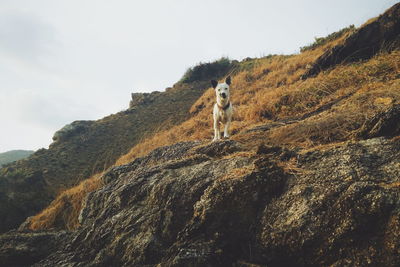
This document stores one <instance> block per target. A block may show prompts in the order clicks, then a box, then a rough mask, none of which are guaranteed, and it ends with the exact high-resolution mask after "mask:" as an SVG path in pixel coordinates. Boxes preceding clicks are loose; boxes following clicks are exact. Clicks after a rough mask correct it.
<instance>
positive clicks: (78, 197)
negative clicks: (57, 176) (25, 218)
mask: <svg viewBox="0 0 400 267" xmlns="http://www.w3.org/2000/svg"><path fill="white" fill-rule="evenodd" d="M101 186H102V183H101V180H100V174H97V175H94V176H92V177H91V178H89V179H86V180H84V181H82V182H81V183H80V184H79V185H77V186H75V187H72V188H70V189H68V190H66V191H64V192H62V193H61V194H60V195H59V196H58V197H57V198H56V199H55V200H54V201H53V202H51V203H50V205H49V206H48V207H47V208H46V209H44V210H43V211H42V212H40V213H39V214H37V215H35V216H34V217H31V218H30V219H29V225H28V228H29V229H31V230H43V229H51V228H57V229H68V230H72V229H76V228H77V227H78V226H79V222H78V216H79V213H80V211H81V209H82V204H83V200H84V199H85V197H86V195H87V194H88V193H89V192H92V191H94V190H96V189H98V188H99V187H101Z"/></svg>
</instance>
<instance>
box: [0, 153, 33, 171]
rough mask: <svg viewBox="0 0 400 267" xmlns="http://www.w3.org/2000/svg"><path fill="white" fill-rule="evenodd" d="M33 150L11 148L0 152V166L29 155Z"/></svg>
mask: <svg viewBox="0 0 400 267" xmlns="http://www.w3.org/2000/svg"><path fill="white" fill-rule="evenodd" d="M33 152H34V151H31V150H11V151H7V152H4V153H0V167H1V166H3V165H4V164H7V163H10V162H13V161H17V160H20V159H24V158H27V157H29V156H30V155H31V154H32V153H33Z"/></svg>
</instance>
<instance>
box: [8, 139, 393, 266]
mask: <svg viewBox="0 0 400 267" xmlns="http://www.w3.org/2000/svg"><path fill="white" fill-rule="evenodd" d="M293 162H297V164H296V166H293ZM399 165H400V141H395V140H386V139H383V138H375V139H369V140H365V141H358V142H355V141H353V142H347V143H344V144H340V145H339V144H338V145H336V146H328V147H326V148H325V149H322V150H313V151H297V152H295V151H290V150H288V149H285V148H280V147H268V146H260V147H259V148H258V149H257V150H255V151H246V149H245V148H244V146H242V145H241V144H239V143H237V142H234V141H221V142H215V143H211V144H207V143H201V142H187V143H179V144H176V145H173V146H170V147H163V148H159V149H157V150H155V151H153V152H152V153H150V154H149V155H148V156H146V157H144V158H139V159H136V160H135V161H133V162H131V163H130V164H127V165H123V166H120V167H116V168H114V169H112V170H110V172H108V173H107V174H106V175H105V176H104V177H103V180H104V182H105V183H106V185H105V186H104V187H103V188H102V189H100V190H98V191H95V192H93V193H91V194H89V196H88V197H87V200H86V203H85V206H84V208H83V210H82V212H81V216H80V220H81V227H80V228H79V229H78V230H76V231H75V232H70V233H65V234H63V235H62V236H61V237H55V236H54V235H49V236H48V237H47V238H48V239H49V240H53V244H54V248H53V249H51V250H50V252H49V253H48V254H41V253H39V252H36V251H34V250H29V249H25V251H27V252H26V255H25V258H26V259H31V261H30V262H28V261H24V263H27V264H35V263H36V266H156V265H158V264H160V265H161V266H366V265H374V266H398V265H399V264H400V257H399V255H400V253H399V252H400V251H399V250H400V246H399V242H398V240H399V227H400V213H399V211H400V201H399V199H400V198H399V197H400V193H399V190H398V189H399V186H400V169H399ZM31 235H39V236H40V235H41V233H31ZM28 236H29V234H28V233H20V234H18V233H10V234H9V237H8V239H0V259H1V257H3V258H4V257H5V255H4V253H5V251H6V250H5V248H8V251H6V253H8V255H15V253H17V251H16V250H18V247H20V244H21V245H22V244H27V245H26V246H27V247H30V246H32V245H31V244H29V242H28V241H27V239H28V240H29V238H31V237H28ZM44 236H46V234H44ZM44 238H45V237H44ZM57 240H58V241H57ZM9 242H13V243H12V244H13V245H12V246H10V245H8V244H9ZM49 242H50V241H49ZM24 253H25V252H24Z"/></svg>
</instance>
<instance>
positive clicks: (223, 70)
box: [180, 57, 238, 83]
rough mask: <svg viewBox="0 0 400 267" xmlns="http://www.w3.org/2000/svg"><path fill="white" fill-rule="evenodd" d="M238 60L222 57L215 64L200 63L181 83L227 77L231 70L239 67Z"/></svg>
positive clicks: (192, 68)
mask: <svg viewBox="0 0 400 267" xmlns="http://www.w3.org/2000/svg"><path fill="white" fill-rule="evenodd" d="M237 64H238V62H237V61H236V60H230V59H229V58H227V57H222V58H220V59H218V60H216V61H214V62H208V63H201V62H200V63H199V64H197V65H196V66H194V67H191V68H189V69H188V70H187V71H186V72H185V74H184V75H183V77H182V78H181V80H180V82H182V83H190V82H196V81H204V80H209V79H216V78H218V77H221V76H224V75H226V74H227V73H228V72H229V71H230V70H232V69H234V67H235V66H237Z"/></svg>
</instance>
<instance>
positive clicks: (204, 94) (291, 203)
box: [0, 3, 400, 267]
mask: <svg viewBox="0 0 400 267" xmlns="http://www.w3.org/2000/svg"><path fill="white" fill-rule="evenodd" d="M316 42H317V43H316V44H315V45H314V44H311V45H309V46H307V47H305V48H303V49H302V53H300V54H297V55H274V56H268V57H264V58H260V59H246V60H244V61H242V62H235V64H234V67H233V69H231V70H229V72H230V74H231V76H232V89H231V90H232V98H233V105H234V107H235V112H236V113H235V119H234V122H233V124H232V133H233V135H232V138H231V139H230V140H222V141H218V142H211V137H212V121H211V110H212V105H213V103H214V91H213V89H212V88H208V87H209V85H208V84H206V83H208V82H207V81H206V80H204V81H202V82H203V83H204V84H202V85H203V86H204V88H203V89H204V90H202V91H201V93H199V95H198V96H197V98H196V99H194V98H193V101H192V102H191V104H190V105H188V106H187V110H186V112H187V113H186V114H185V116H186V117H185V118H184V119H182V120H181V121H179V122H176V123H175V124H174V125H172V124H171V125H169V127H165V128H159V129H157V131H156V132H155V133H154V134H153V135H148V136H147V137H146V138H143V139H141V140H140V142H136V143H135V144H132V145H130V146H129V147H128V146H127V147H126V149H125V152H124V153H121V155H120V156H118V157H115V158H114V162H112V163H110V164H109V166H110V168H109V169H107V168H104V169H98V171H103V170H104V172H101V173H99V174H96V175H94V176H92V177H91V178H90V179H89V180H86V181H84V182H82V183H81V184H80V185H78V186H76V187H73V188H71V189H69V190H67V191H65V192H64V193H62V194H60V195H59V197H57V198H56V199H55V200H54V201H53V202H52V203H51V204H50V206H48V207H47V208H46V209H45V210H44V211H42V212H41V213H39V214H38V215H36V216H34V217H31V218H29V219H28V220H27V221H26V222H25V223H24V224H23V225H22V226H21V227H20V228H19V230H18V231H11V232H8V233H6V234H3V235H1V236H0V262H3V263H4V264H6V265H9V266H25V265H33V264H36V266H253V267H254V266H367V265H370V266H398V265H400V257H399V255H400V246H399V235H400V213H399V211H400V202H399V199H400V198H399V197H400V195H399V192H400V191H399V188H400V187H399V185H400V172H399V171H400V169H399V166H400V119H399V118H400V67H399V66H400V3H399V4H396V5H395V6H393V7H392V8H390V9H389V10H387V11H386V12H385V13H384V14H382V15H381V16H379V17H377V18H374V19H372V20H369V21H368V22H367V23H365V24H364V25H362V26H361V27H359V28H354V27H349V28H347V29H346V30H343V31H339V32H338V33H337V34H332V35H330V36H328V37H327V38H325V40H322V39H319V40H316ZM349 55H351V57H349ZM192 70H193V69H192ZM189 73H190V71H189ZM202 77H203V78H205V76H202ZM221 78H222V77H221ZM189 81H190V79H189ZM181 82H182V81H181ZM182 84H185V83H182ZM182 86H183V85H182ZM167 92H168V91H167ZM121 144H123V143H121ZM54 145H55V146H56V144H54ZM52 147H53V146H52ZM122 154H124V155H122ZM68 170H71V171H72V172H73V171H74V170H72V169H70V168H69V169H67V170H66V171H68ZM93 173H94V172H93ZM0 181H1V180H0ZM32 181H36V178H35V177H33V178H31V182H32Z"/></svg>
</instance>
